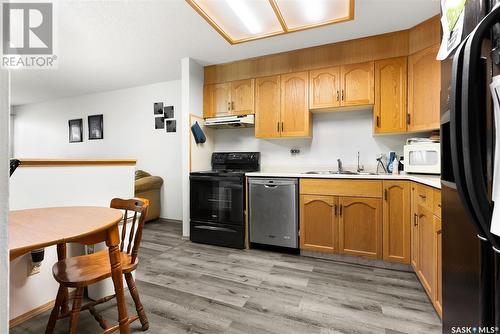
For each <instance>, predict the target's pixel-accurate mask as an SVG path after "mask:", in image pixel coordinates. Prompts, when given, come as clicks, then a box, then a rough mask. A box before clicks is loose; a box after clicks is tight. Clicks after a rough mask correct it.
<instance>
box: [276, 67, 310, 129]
mask: <svg viewBox="0 0 500 334" xmlns="http://www.w3.org/2000/svg"><path fill="white" fill-rule="evenodd" d="M308 92H309V72H300V73H291V74H284V75H281V126H280V130H281V136H282V137H310V136H311V113H310V112H309V103H308V96H309V93H308Z"/></svg>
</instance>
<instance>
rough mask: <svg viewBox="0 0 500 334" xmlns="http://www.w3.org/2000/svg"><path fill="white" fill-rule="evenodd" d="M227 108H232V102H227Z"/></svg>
mask: <svg viewBox="0 0 500 334" xmlns="http://www.w3.org/2000/svg"><path fill="white" fill-rule="evenodd" d="M227 110H231V102H228V103H227Z"/></svg>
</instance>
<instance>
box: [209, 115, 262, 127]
mask: <svg viewBox="0 0 500 334" xmlns="http://www.w3.org/2000/svg"><path fill="white" fill-rule="evenodd" d="M254 125H255V116H254V115H243V116H223V117H213V118H207V119H205V126H209V127H212V128H222V129H224V128H250V127H253V126H254Z"/></svg>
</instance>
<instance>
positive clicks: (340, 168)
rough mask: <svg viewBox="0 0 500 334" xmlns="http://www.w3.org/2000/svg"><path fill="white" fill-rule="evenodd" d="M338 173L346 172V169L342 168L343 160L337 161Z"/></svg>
mask: <svg viewBox="0 0 500 334" xmlns="http://www.w3.org/2000/svg"><path fill="white" fill-rule="evenodd" d="M337 166H338V167H337V172H338V173H342V172H343V171H344V168H342V160H340V159H337Z"/></svg>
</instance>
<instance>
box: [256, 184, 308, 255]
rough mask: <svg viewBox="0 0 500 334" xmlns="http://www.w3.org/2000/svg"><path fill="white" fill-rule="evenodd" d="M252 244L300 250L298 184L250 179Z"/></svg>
mask: <svg viewBox="0 0 500 334" xmlns="http://www.w3.org/2000/svg"><path fill="white" fill-rule="evenodd" d="M248 183H249V199H248V201H249V203H248V206H249V208H248V210H249V232H250V242H251V243H257V244H261V245H271V246H280V247H287V248H295V249H296V248H298V247H299V242H298V229H299V227H298V204H297V202H298V182H297V179H287V178H273V179H270V178H249V179H248Z"/></svg>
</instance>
